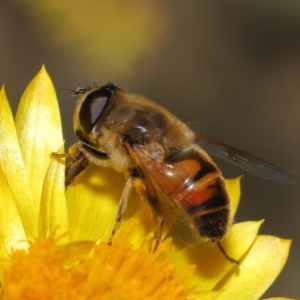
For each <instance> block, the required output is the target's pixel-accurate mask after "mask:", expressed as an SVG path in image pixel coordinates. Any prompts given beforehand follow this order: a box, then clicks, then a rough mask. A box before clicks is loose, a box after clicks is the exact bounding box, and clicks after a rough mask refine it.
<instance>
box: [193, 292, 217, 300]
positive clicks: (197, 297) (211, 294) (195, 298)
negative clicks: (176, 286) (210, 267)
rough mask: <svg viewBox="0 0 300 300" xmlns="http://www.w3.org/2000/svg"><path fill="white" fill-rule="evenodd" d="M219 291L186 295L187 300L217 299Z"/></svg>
mask: <svg viewBox="0 0 300 300" xmlns="http://www.w3.org/2000/svg"><path fill="white" fill-rule="evenodd" d="M220 293H221V292H215V291H213V292H206V293H201V294H193V293H192V294H190V295H188V296H187V300H214V299H217V298H218V296H219V295H220Z"/></svg>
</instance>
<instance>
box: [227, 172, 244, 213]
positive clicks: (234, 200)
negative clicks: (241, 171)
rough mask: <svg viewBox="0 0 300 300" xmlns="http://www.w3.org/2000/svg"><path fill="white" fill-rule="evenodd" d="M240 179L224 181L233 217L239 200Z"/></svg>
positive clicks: (240, 177)
mask: <svg viewBox="0 0 300 300" xmlns="http://www.w3.org/2000/svg"><path fill="white" fill-rule="evenodd" d="M241 179H242V176H239V177H236V178H233V179H225V184H226V188H227V191H228V194H229V198H230V207H231V210H232V215H233V216H234V215H235V213H236V210H237V208H238V205H239V202H240V198H241Z"/></svg>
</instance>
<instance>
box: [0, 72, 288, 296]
mask: <svg viewBox="0 0 300 300" xmlns="http://www.w3.org/2000/svg"><path fill="white" fill-rule="evenodd" d="M0 138H1V144H0V258H1V260H0V262H1V264H0V281H1V299H149V300H152V299H218V300H220V299H243V300H245V299H259V298H260V297H261V296H262V294H263V293H264V292H265V291H266V290H267V288H268V287H269V286H270V285H271V284H272V282H273V281H274V280H275V278H276V277H277V276H278V274H279V273H280V271H281V269H282V268H283V266H284V264H285V261H286V259H287V256H288V252H289V247H290V241H289V240H282V239H279V238H277V237H273V236H260V235H257V233H258V230H259V227H260V225H261V223H262V222H244V223H238V224H234V225H233V226H232V229H231V231H230V233H229V234H228V236H227V237H226V238H225V240H224V241H223V242H222V246H223V247H224V248H225V249H226V252H227V253H228V254H229V255H230V256H231V257H233V258H235V259H238V260H239V261H240V266H239V267H238V268H237V267H236V266H235V265H233V264H232V263H230V262H229V261H228V260H227V259H226V258H225V257H224V255H223V254H222V253H221V252H220V251H219V249H218V248H217V247H215V246H208V245H196V246H194V247H186V246H182V245H178V244H176V243H175V242H172V240H171V239H170V238H164V240H163V242H162V243H161V244H160V246H159V248H158V249H157V251H156V252H154V253H152V252H151V251H149V249H150V247H151V241H152V238H153V234H152V233H151V232H153V231H155V228H156V226H157V224H156V221H155V219H154V218H152V216H151V212H150V210H149V208H148V206H147V205H144V203H143V201H141V200H140V199H139V197H138V196H137V195H136V194H134V193H133V195H132V196H131V198H130V201H129V207H128V209H127V210H126V212H125V215H124V218H123V221H122V223H121V227H120V229H119V231H118V232H117V234H116V236H115V237H114V238H113V239H112V245H111V246H109V245H107V241H108V240H109V238H110V233H111V231H112V227H113V225H114V220H115V215H116V210H117V207H118V199H120V196H121V193H122V189H123V187H124V183H125V180H124V178H123V176H122V175H120V174H117V173H115V172H113V171H110V170H103V169H100V168H97V167H96V166H93V165H90V166H89V167H88V168H87V170H85V171H84V172H83V173H82V174H80V175H79V176H78V178H76V182H74V184H72V185H71V186H70V187H69V188H68V190H67V192H65V187H64V168H65V167H64V161H63V159H62V160H56V159H51V153H52V152H57V151H60V152H63V151H64V150H63V147H62V145H63V138H62V130H61V121H60V117H59V109H58V104H57V100H56V95H55V91H54V88H53V86H52V82H51V79H50V78H49V76H48V74H47V72H46V70H45V69H44V67H43V68H42V69H41V70H40V72H39V73H38V74H37V75H36V77H35V78H34V79H33V80H32V81H31V83H30V84H29V85H28V87H27V89H26V90H25V92H24V94H23V96H22V99H21V102H20V105H19V109H18V112H17V116H16V119H15V121H14V120H13V117H12V113H11V110H10V107H9V104H8V101H7V98H6V94H5V91H4V88H2V90H1V92H0ZM226 184H227V188H228V191H229V194H230V197H231V204H232V209H233V211H234V212H235V210H236V208H237V206H238V201H239V198H240V186H239V178H237V179H233V180H227V181H226ZM277 299H279V298H277ZM281 299H283V298H281Z"/></svg>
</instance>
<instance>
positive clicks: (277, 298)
mask: <svg viewBox="0 0 300 300" xmlns="http://www.w3.org/2000/svg"><path fill="white" fill-rule="evenodd" d="M264 300H297V299H295V298H283V297H275V298H268V299H264Z"/></svg>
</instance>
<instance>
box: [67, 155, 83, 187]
mask: <svg viewBox="0 0 300 300" xmlns="http://www.w3.org/2000/svg"><path fill="white" fill-rule="evenodd" d="M88 164H89V161H88V159H87V158H86V157H85V156H84V154H83V152H79V153H78V154H77V155H76V156H75V157H73V160H72V161H70V162H69V163H68V165H67V167H66V177H65V186H66V187H68V186H69V185H70V184H71V183H72V182H73V181H74V179H75V178H76V176H77V175H78V174H80V173H81V172H82V171H83V170H84V169H86V167H87V166H88Z"/></svg>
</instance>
